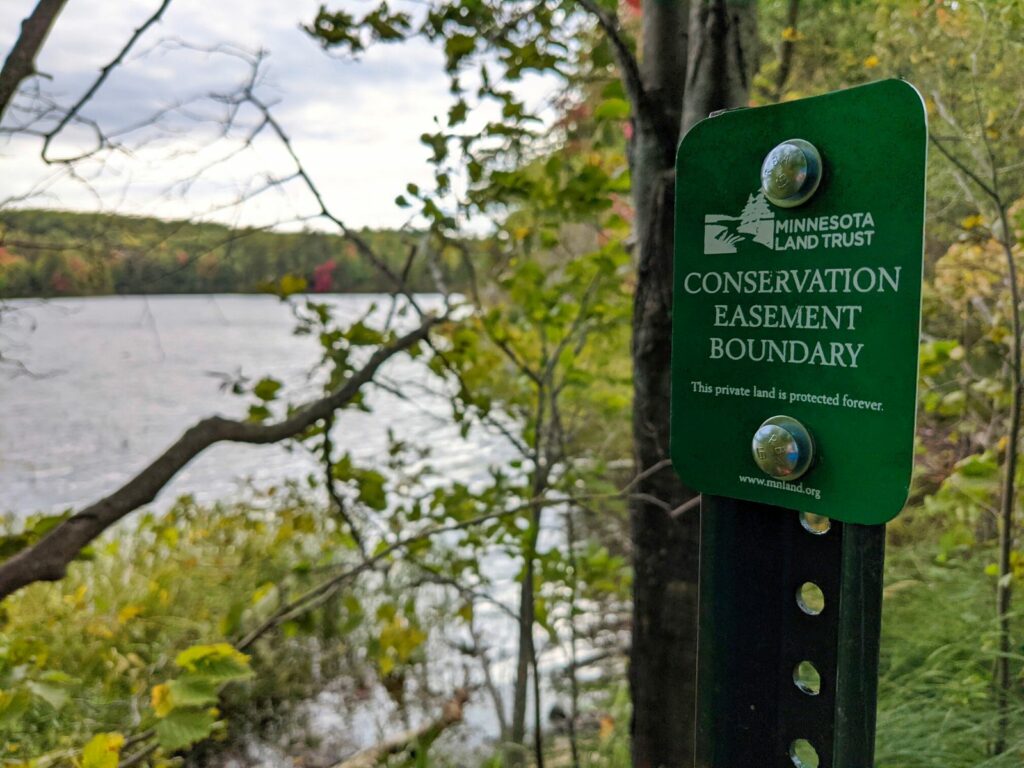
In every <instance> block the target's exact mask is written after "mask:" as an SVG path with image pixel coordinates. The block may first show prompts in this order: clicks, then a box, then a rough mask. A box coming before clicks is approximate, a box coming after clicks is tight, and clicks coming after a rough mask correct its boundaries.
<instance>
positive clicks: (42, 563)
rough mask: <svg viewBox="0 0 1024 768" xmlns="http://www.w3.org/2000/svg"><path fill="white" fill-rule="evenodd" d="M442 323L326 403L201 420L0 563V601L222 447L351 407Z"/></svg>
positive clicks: (275, 438) (432, 320)
mask: <svg viewBox="0 0 1024 768" xmlns="http://www.w3.org/2000/svg"><path fill="white" fill-rule="evenodd" d="M441 319H442V318H438V317H434V316H428V317H427V318H426V320H425V321H424V322H423V323H422V324H421V325H420V326H419V327H418V328H416V329H415V330H413V331H411V332H410V333H407V334H406V335H404V336H402V337H400V338H399V339H397V340H395V341H394V343H392V344H390V345H388V346H383V347H381V348H380V349H378V350H377V351H376V352H374V354H373V355H372V356H371V357H370V359H369V360H368V361H367V362H366V364H365V365H364V366H363V367H362V368H360V369H359V370H358V371H356V372H354V373H353V374H352V375H351V376H350V377H349V379H348V380H347V381H346V382H345V383H344V384H343V385H342V386H340V387H339V388H338V389H336V390H334V391H333V392H331V393H330V394H329V395H327V396H326V397H323V398H321V399H319V400H314V401H312V402H310V403H307V404H306V405H304V406H302V407H300V408H298V409H297V410H296V411H295V412H294V413H292V415H291V416H289V417H288V418H286V419H284V420H282V421H278V422H275V423H272V424H260V423H253V422H246V421H235V420H232V419H225V418H223V417H220V416H213V417H210V418H207V419H203V420H202V421H200V422H199V423H198V424H196V425H195V426H193V427H191V428H190V429H188V430H187V431H186V432H184V434H182V436H181V437H180V438H178V440H177V441H176V442H175V443H174V444H173V445H172V446H171V447H170V448H168V449H167V450H166V451H165V452H164V453H163V455H161V456H160V457H159V458H157V459H156V460H155V461H154V462H153V463H151V464H150V465H149V466H148V467H146V468H145V469H143V470H142V471H141V472H139V473H138V474H137V475H136V476H135V477H133V478H132V479H131V480H129V481H128V482H127V483H126V484H125V485H123V486H121V488H119V489H118V490H117V491H115V492H114V493H112V494H110V495H109V496H107V497H106V498H103V499H101V500H99V501H97V502H96V503H94V504H92V505H91V506H89V507H86V508H85V509H83V510H82V511H81V512H78V513H77V514H75V515H72V516H71V517H70V518H68V519H67V520H65V521H64V522H63V523H61V524H60V525H58V526H57V527H56V528H54V529H53V530H52V531H51V532H50V533H49V534H47V535H46V536H45V537H44V538H43V539H41V540H40V541H39V542H37V543H36V544H34V545H33V546H31V547H28V548H26V549H23V550H22V551H20V552H19V553H18V554H16V555H14V556H13V557H11V558H10V559H8V560H6V561H4V562H3V563H0V600H2V599H3V598H5V597H7V596H9V595H11V594H12V593H14V592H16V591H17V590H19V589H21V588H22V587H25V586H27V585H29V584H32V583H34V582H37V581H57V580H59V579H62V578H63V577H64V574H65V573H66V571H67V566H68V564H69V563H71V561H72V560H74V559H75V557H76V556H77V555H78V553H79V552H81V551H82V549H83V548H84V547H85V546H86V545H88V544H89V542H91V541H92V540H93V539H95V538H96V537H97V536H99V535H100V534H101V533H103V532H104V531H105V530H107V528H109V527H111V526H112V525H114V523H116V522H118V521H119V520H121V519H122V518H124V517H125V516H126V515H128V514H129V513H131V512H133V511H134V510H136V509H138V508H139V507H141V506H142V505H143V504H148V503H149V502H150V501H152V500H153V499H154V498H155V497H156V495H157V493H159V492H160V490H161V489H162V488H163V487H164V486H165V485H166V484H167V483H168V482H169V481H170V480H171V478H172V477H174V475H175V474H177V473H178V471H179V470H181V469H182V468H183V467H184V466H185V465H186V464H188V463H189V462H190V461H191V460H192V459H194V458H195V457H196V456H197V455H199V454H200V453H201V452H202V451H204V450H205V449H207V448H209V447H210V446H211V445H213V444H215V443H218V442H225V441H227V442H236V443H252V444H268V443H276V442H280V441H281V440H286V439H288V438H292V437H295V436H297V435H299V434H301V433H302V432H303V431H305V430H306V429H308V428H309V427H310V426H312V425H313V424H315V423H316V422H317V421H319V420H321V419H324V418H326V417H328V416H329V415H330V414H332V413H333V412H334V411H335V410H337V409H338V408H340V407H341V406H343V405H344V404H346V403H348V402H350V401H351V400H352V399H353V398H354V397H356V395H358V394H359V391H360V390H361V389H362V387H363V386H364V385H366V384H368V383H370V382H371V381H373V378H374V376H375V375H376V373H377V371H378V370H379V369H380V367H381V366H382V365H383V364H384V363H385V362H387V361H388V360H389V359H390V358H392V357H393V356H394V355H396V354H397V353H399V352H402V351H403V350H406V349H409V348H410V347H412V346H413V345H415V344H416V343H418V342H420V341H422V340H423V339H425V338H427V336H428V334H429V333H430V330H431V329H432V328H433V327H434V325H436V324H437V323H438V322H440V320H441Z"/></svg>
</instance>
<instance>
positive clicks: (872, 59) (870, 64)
mask: <svg viewBox="0 0 1024 768" xmlns="http://www.w3.org/2000/svg"><path fill="white" fill-rule="evenodd" d="M881 63H882V62H881V61H879V59H878V57H877V56H875V55H874V54H871V55H870V56H868V57H867V58H866V59H864V66H865V67H867V68H868V69H874V68H875V67H877V66H878V65H879V64H881Z"/></svg>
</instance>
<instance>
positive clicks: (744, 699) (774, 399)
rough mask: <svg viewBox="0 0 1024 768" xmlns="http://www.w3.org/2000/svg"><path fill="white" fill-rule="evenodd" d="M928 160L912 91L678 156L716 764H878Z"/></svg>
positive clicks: (740, 129) (908, 454)
mask: <svg viewBox="0 0 1024 768" xmlns="http://www.w3.org/2000/svg"><path fill="white" fill-rule="evenodd" d="M926 149H927V128H926V124H925V112H924V106H923V103H922V100H921V98H920V95H919V94H918V93H917V91H915V90H914V89H913V87H912V86H910V85H908V84H907V83H905V82H902V81H897V80H889V81H883V82H879V83H873V84H871V85H866V86H861V87H858V88H853V89H850V90H847V91H841V92H837V93H832V94H827V95H825V96H819V97H815V98H811V99H804V100H800V101H795V102H789V103H785V104H779V105H773V106H769V107H763V108H758V109H742V110H735V111H731V112H726V113H723V114H721V115H718V116H716V117H712V118H709V119H708V120H705V121H703V122H702V123H699V124H698V125H697V126H695V127H694V128H693V129H692V130H691V131H690V132H689V133H688V134H687V136H686V137H685V138H684V140H683V142H682V145H681V147H680V150H679V158H678V163H677V168H676V171H677V181H676V183H677V195H676V254H675V277H674V280H675V297H674V306H673V324H674V332H673V363H672V364H673V391H672V429H671V432H672V445H671V453H672V459H673V464H674V465H675V468H676V471H677V472H678V473H679V474H680V476H681V478H682V479H683V480H684V481H685V482H686V483H687V484H688V485H689V486H690V487H692V488H694V489H696V490H698V491H700V492H701V493H702V494H704V495H703V500H702V508H701V587H700V590H701V592H700V596H701V603H700V643H699V646H700V647H699V663H698V723H697V755H696V763H697V765H698V767H699V768H749V766H755V765H756V766H758V767H759V768H787V767H788V768H792V767H793V766H798V767H800V766H806V767H807V768H812V767H815V768H869V766H871V765H872V761H873V754H874V731H875V700H876V695H877V669H878V650H879V632H880V626H881V605H882V599H881V596H882V565H883V557H884V543H885V529H884V523H885V522H887V521H888V520H891V519H892V518H893V517H895V516H896V515H897V514H898V513H899V511H900V510H901V508H902V507H903V505H904V503H905V501H906V498H907V494H908V490H909V487H910V476H911V469H912V464H913V441H914V424H915V415H916V398H917V361H918V343H919V335H920V316H921V275H922V254H923V224H924V178H925V158H926Z"/></svg>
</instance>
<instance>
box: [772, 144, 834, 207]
mask: <svg viewBox="0 0 1024 768" xmlns="http://www.w3.org/2000/svg"><path fill="white" fill-rule="evenodd" d="M820 183H821V155H820V154H819V153H818V150H817V149H815V148H814V145H813V144H811V143H810V142H807V141H804V140H803V139H789V140H788V141H784V142H782V143H781V144H779V145H778V146H777V147H775V149H773V150H772V151H771V152H769V153H768V156H767V157H766V158H765V159H764V162H763V163H762V164H761V190H762V191H763V192H764V196H765V197H766V198H768V202H770V203H772V204H773V205H777V206H779V207H780V208H793V207H795V206H798V205H800V204H802V203H806V202H807V201H808V200H809V199H810V197H811V195H813V194H814V193H815V192H816V191H817V189H818V184H820Z"/></svg>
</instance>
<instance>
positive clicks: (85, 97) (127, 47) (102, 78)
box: [40, 0, 171, 163]
mask: <svg viewBox="0 0 1024 768" xmlns="http://www.w3.org/2000/svg"><path fill="white" fill-rule="evenodd" d="M40 4H42V3H40ZM170 4H171V0H163V1H162V2H161V3H160V7H159V8H157V9H156V11H155V12H154V13H153V15H152V16H150V17H149V18H148V19H146V21H145V22H144V23H143V24H142V26H141V27H139V28H138V29H136V30H135V32H134V33H133V34H132V36H131V37H130V38H128V42H126V43H125V44H124V46H123V47H122V48H121V50H120V51H119V52H118V54H117V56H115V57H114V58H113V59H112V60H111V62H110V63H109V64H107V65H106V66H105V67H103V69H101V70H100V75H99V77H97V78H96V80H94V81H93V84H92V85H91V86H89V89H88V90H87V91H86V92H85V93H84V94H82V97H81V98H80V99H79V100H78V101H76V102H75V104H74V105H73V106H72V107H71V109H69V110H68V111H67V112H66V113H65V114H64V117H62V118H61V119H60V122H58V123H57V125H56V126H54V127H53V129H52V130H50V131H48V132H47V133H46V136H45V137H44V138H43V148H42V150H41V151H40V157H42V158H43V162H45V163H67V162H73V161H74V160H77V159H79V157H73V158H61V159H53V158H50V157H47V151H48V150H49V149H50V143H51V142H52V141H53V139H54V138H55V137H56V136H57V134H59V133H60V132H61V131H63V130H64V129H65V128H66V127H67V125H68V123H70V122H71V121H72V120H74V119H75V118H76V117H77V116H78V113H79V112H80V111H81V109H82V107H84V106H85V105H86V104H88V103H89V100H90V99H92V97H93V96H95V95H96V92H97V91H98V90H99V89H100V88H101V87H102V86H103V83H104V82H106V80H107V78H108V77H109V76H110V73H111V72H113V71H114V70H115V69H116V68H117V67H118V66H120V64H121V62H122V61H124V57H125V56H127V55H128V52H129V51H131V49H132V47H133V46H134V45H135V43H136V42H138V40H139V38H140V37H142V36H143V35H144V34H146V30H148V29H149V28H150V27H151V26H153V25H154V24H156V22H158V21H159V20H160V17H161V16H163V15H164V11H166V10H167V6H169V5H170ZM103 141H104V139H103V138H102V136H101V137H100V146H101V147H102V145H103ZM94 151H95V150H94Z"/></svg>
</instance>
